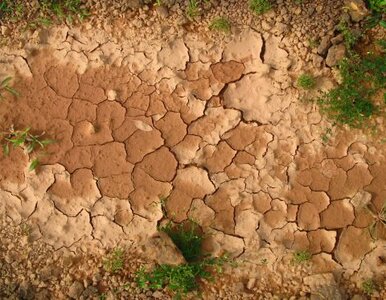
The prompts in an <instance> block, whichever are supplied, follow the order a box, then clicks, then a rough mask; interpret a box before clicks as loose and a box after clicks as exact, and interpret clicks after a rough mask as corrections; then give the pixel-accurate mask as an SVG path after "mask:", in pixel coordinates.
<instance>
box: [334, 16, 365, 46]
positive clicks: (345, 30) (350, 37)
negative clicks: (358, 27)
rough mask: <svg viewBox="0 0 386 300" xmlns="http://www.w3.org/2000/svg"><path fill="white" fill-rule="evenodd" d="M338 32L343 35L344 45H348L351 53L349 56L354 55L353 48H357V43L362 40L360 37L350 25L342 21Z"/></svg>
mask: <svg viewBox="0 0 386 300" xmlns="http://www.w3.org/2000/svg"><path fill="white" fill-rule="evenodd" d="M338 30H339V31H340V32H341V33H342V35H343V39H344V43H345V45H346V49H347V51H348V52H349V54H351V53H352V48H353V47H354V46H355V44H356V43H357V41H358V40H359V38H360V35H358V34H356V33H355V32H354V31H353V30H351V28H350V27H349V25H348V24H347V21H345V20H343V19H342V20H341V21H340V22H339V24H338Z"/></svg>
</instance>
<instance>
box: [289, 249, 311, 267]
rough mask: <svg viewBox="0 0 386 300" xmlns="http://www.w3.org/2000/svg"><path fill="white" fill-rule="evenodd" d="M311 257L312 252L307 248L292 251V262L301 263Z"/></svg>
mask: <svg viewBox="0 0 386 300" xmlns="http://www.w3.org/2000/svg"><path fill="white" fill-rule="evenodd" d="M311 258H312V254H311V253H310V252H309V251H308V250H300V251H296V252H294V253H293V258H292V262H293V263H295V264H301V263H304V262H306V261H309V260H310V259H311Z"/></svg>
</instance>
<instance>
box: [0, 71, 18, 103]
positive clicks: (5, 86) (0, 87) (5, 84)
mask: <svg viewBox="0 0 386 300" xmlns="http://www.w3.org/2000/svg"><path fill="white" fill-rule="evenodd" d="M11 80H12V77H11V76H8V77H5V78H4V79H3V81H2V82H1V83H0V100H2V99H4V92H8V93H10V94H12V95H14V96H19V93H18V92H17V91H16V90H15V89H14V88H12V87H11V86H10V85H9V84H10V83H11Z"/></svg>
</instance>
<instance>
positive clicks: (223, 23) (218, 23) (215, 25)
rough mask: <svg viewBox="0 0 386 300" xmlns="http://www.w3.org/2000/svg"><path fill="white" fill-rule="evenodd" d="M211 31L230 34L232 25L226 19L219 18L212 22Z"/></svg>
mask: <svg viewBox="0 0 386 300" xmlns="http://www.w3.org/2000/svg"><path fill="white" fill-rule="evenodd" d="M209 29H211V30H217V31H222V32H225V33H228V32H230V31H231V23H230V22H229V20H228V19H227V18H225V17H218V18H216V19H214V20H213V21H212V23H211V24H210V25H209Z"/></svg>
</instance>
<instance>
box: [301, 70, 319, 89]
mask: <svg viewBox="0 0 386 300" xmlns="http://www.w3.org/2000/svg"><path fill="white" fill-rule="evenodd" d="M297 85H298V87H300V88H302V89H304V90H311V89H313V88H314V87H315V86H316V80H315V78H314V77H313V76H312V75H310V74H306V73H304V74H302V75H300V76H299V77H298V80H297Z"/></svg>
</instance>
